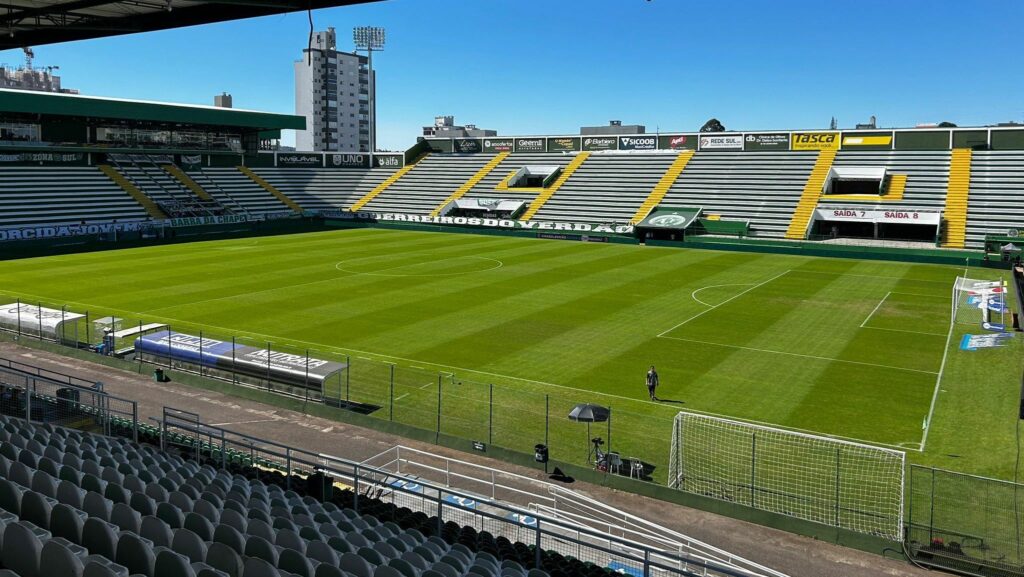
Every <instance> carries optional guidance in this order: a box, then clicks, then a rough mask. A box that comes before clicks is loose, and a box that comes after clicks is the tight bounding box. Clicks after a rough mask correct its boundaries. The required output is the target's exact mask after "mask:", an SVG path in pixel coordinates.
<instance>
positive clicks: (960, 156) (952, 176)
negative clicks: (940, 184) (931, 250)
mask: <svg viewBox="0 0 1024 577" xmlns="http://www.w3.org/2000/svg"><path fill="white" fill-rule="evenodd" d="M970 187H971V149H970V148H955V149H953V155H952V157H951V159H950V161H949V185H948V187H947V189H946V210H945V211H944V212H943V220H944V221H945V223H946V228H945V234H944V235H943V239H942V246H944V247H947V248H964V244H965V242H966V240H967V196H968V194H969V192H970Z"/></svg>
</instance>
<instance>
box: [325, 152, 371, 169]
mask: <svg viewBox="0 0 1024 577" xmlns="http://www.w3.org/2000/svg"><path fill="white" fill-rule="evenodd" d="M327 166H328V167H338V168H366V167H368V166H370V156H369V155H367V154H363V153H360V152H343V153H340V154H328V155H327Z"/></svg>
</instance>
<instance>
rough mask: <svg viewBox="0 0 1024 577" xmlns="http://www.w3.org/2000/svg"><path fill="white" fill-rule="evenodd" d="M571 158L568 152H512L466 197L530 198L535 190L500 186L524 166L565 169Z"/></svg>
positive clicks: (470, 190) (468, 192)
mask: <svg viewBox="0 0 1024 577" xmlns="http://www.w3.org/2000/svg"><path fill="white" fill-rule="evenodd" d="M570 160H572V157H571V156H569V155H567V154H544V153H521V152H517V153H514V154H510V155H508V156H506V157H505V158H504V159H503V160H502V161H501V163H499V164H498V165H497V166H495V167H494V169H493V170H491V172H489V173H488V174H487V176H485V177H483V178H482V179H480V182H478V183H476V184H475V185H474V186H473V187H472V188H471V189H469V191H467V192H466V194H465V195H464V197H465V198H509V199H517V200H524V201H526V200H530V199H531V198H532V196H533V195H535V194H536V191H535V190H517V189H514V188H511V189H509V188H505V187H502V188H499V186H500V185H502V183H505V181H506V180H508V179H509V178H510V177H511V176H512V175H513V174H514V173H515V172H516V171H518V170H519V169H520V168H523V167H524V166H541V165H543V166H558V167H561V168H562V169H564V168H565V166H566V165H567V164H569V161H570Z"/></svg>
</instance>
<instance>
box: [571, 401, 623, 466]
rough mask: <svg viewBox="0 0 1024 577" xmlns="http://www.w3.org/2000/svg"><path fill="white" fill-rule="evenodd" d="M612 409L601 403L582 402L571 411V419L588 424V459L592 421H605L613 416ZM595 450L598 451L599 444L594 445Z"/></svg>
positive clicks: (588, 456)
mask: <svg viewBox="0 0 1024 577" xmlns="http://www.w3.org/2000/svg"><path fill="white" fill-rule="evenodd" d="M611 414H612V412H611V409H609V408H608V407H602V406H601V405H591V404H590V403H580V404H578V405H576V406H575V407H573V408H572V410H571V411H569V420H570V421H576V422H577V423H586V424H587V460H588V461H589V460H590V458H591V457H590V456H591V454H592V453H591V451H590V443H591V439H590V423H603V422H605V421H607V420H608V419H609V418H610V417H611ZM593 449H594V452H596V451H597V445H596V444H595V446H594V448H593Z"/></svg>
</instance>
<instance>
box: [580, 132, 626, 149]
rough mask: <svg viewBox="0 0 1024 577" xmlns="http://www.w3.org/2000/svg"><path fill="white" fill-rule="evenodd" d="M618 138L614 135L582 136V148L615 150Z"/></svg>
mask: <svg viewBox="0 0 1024 577" xmlns="http://www.w3.org/2000/svg"><path fill="white" fill-rule="evenodd" d="M618 143H619V139H618V138H616V137H614V136H584V137H583V150H587V151H595V150H615V149H616V148H617V145H618Z"/></svg>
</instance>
